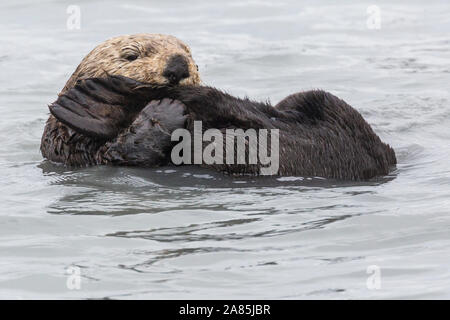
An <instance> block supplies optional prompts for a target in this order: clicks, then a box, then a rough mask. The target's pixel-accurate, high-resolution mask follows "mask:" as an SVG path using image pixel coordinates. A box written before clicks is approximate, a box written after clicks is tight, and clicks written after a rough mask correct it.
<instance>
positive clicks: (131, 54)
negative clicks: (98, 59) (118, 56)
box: [124, 53, 139, 61]
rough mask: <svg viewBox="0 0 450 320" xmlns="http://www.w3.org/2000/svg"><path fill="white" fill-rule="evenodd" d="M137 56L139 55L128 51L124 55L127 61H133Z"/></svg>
mask: <svg viewBox="0 0 450 320" xmlns="http://www.w3.org/2000/svg"><path fill="white" fill-rule="evenodd" d="M138 57H139V56H138V55H137V54H136V53H128V54H126V55H124V58H125V59H127V60H128V61H134V60H136V59H137V58H138Z"/></svg>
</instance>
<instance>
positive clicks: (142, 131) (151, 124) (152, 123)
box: [102, 99, 187, 166]
mask: <svg viewBox="0 0 450 320" xmlns="http://www.w3.org/2000/svg"><path fill="white" fill-rule="evenodd" d="M184 113H185V106H184V105H183V104H182V103H181V102H180V101H178V100H171V99H163V100H161V101H160V100H156V101H152V102H150V103H149V104H148V105H147V106H146V107H145V108H144V109H143V110H142V111H141V112H140V113H139V115H138V117H137V118H136V119H135V120H134V121H133V123H132V124H131V125H130V126H129V127H128V128H127V129H126V130H125V131H124V132H122V133H121V134H119V136H118V137H117V139H116V140H115V141H114V142H110V143H107V144H106V145H105V147H104V148H103V150H102V158H103V161H102V162H103V163H111V164H117V165H132V166H158V165H162V164H165V163H166V162H167V158H168V156H169V154H170V147H171V145H172V141H171V133H172V131H173V130H175V129H178V128H183V127H184V124H185V122H186V117H187V115H185V114H184Z"/></svg>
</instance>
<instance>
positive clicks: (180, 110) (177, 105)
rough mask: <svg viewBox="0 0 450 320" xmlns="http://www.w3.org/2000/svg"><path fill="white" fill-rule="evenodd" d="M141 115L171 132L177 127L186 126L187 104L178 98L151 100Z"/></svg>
mask: <svg viewBox="0 0 450 320" xmlns="http://www.w3.org/2000/svg"><path fill="white" fill-rule="evenodd" d="M139 116H142V117H144V118H145V119H148V120H150V121H152V122H153V123H154V124H155V125H159V126H161V128H162V129H163V130H165V131H167V132H168V133H169V134H171V133H172V131H174V130H175V129H178V128H184V124H185V122H186V118H187V115H186V106H185V105H184V104H183V103H182V102H181V101H178V100H173V99H169V98H164V99H162V100H154V101H151V102H150V103H149V104H147V106H146V107H145V108H144V109H143V110H142V111H141V113H140V114H139Z"/></svg>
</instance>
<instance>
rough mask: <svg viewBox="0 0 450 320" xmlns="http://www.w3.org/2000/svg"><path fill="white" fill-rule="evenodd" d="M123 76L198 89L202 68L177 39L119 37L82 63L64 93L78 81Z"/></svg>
mask: <svg viewBox="0 0 450 320" xmlns="http://www.w3.org/2000/svg"><path fill="white" fill-rule="evenodd" d="M107 74H109V75H121V76H125V77H128V78H132V79H134V80H137V81H140V82H146V83H153V84H159V85H164V84H171V85H198V84H200V82H201V80H200V76H199V73H198V67H197V65H196V64H195V62H194V60H193V59H192V55H191V50H190V49H189V47H188V46H187V45H185V44H184V43H183V42H181V41H180V40H178V39H177V38H175V37H173V36H169V35H162V34H149V33H144V34H135V35H125V36H120V37H115V38H112V39H109V40H106V41H105V42H103V43H101V44H100V45H98V46H97V47H95V48H94V50H92V51H91V52H90V53H89V54H88V55H87V56H86V57H85V58H84V59H83V60H82V61H81V63H80V65H79V66H78V68H77V69H76V70H75V72H74V73H73V74H72V76H71V77H70V79H69V80H68V81H67V83H66V85H65V86H64V89H63V90H62V91H61V93H64V92H65V91H67V90H68V89H70V88H72V87H73V86H74V85H75V83H76V82H77V80H80V79H86V78H95V77H103V76H106V75H107Z"/></svg>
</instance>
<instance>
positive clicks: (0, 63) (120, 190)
mask: <svg viewBox="0 0 450 320" xmlns="http://www.w3.org/2000/svg"><path fill="white" fill-rule="evenodd" d="M339 3H340V5H336V4H335V2H334V1H324V0H321V1H312V0H311V1H277V2H276V3H275V2H274V3H271V2H269V1H265V0H261V1H260V0H256V1H255V0H249V1H227V2H223V1H208V2H200V1H194V2H189V4H188V3H187V2H186V1H167V2H165V3H158V2H148V1H138V2H133V3H131V2H126V3H125V2H123V1H112V2H108V3H106V2H103V1H79V2H78V5H79V6H80V9H81V29H80V30H68V29H67V27H66V20H67V18H68V14H67V13H66V10H67V7H68V5H70V4H74V3H72V2H67V3H64V2H60V1H41V2H39V3H37V2H34V1H10V2H6V1H3V2H2V3H1V4H0V9H1V10H0V67H1V76H0V108H1V117H0V135H1V137H2V140H1V141H2V143H1V144H0V177H2V181H1V184H0V203H1V206H0V298H44V299H47V298H49V299H53V298H152V299H169V298H183V299H189V298H191V299H196V298H206V299H209V298H224V299H227V298H244V299H250V298H255V299H259V298H271V299H297V298H302V299H314V298H324V299H336V298H344V299H357V298H390V299H391V298H450V270H449V265H450V233H449V227H450V209H449V208H450V198H449V195H450V169H449V166H448V164H449V158H450V143H449V142H450V132H449V130H448V128H449V127H450V103H449V100H450V93H449V90H448V84H449V83H450V37H449V34H450V19H449V17H450V4H448V1H444V0H442V1H427V2H426V4H425V3H424V2H422V1H398V2H396V4H392V3H391V1H387V0H385V1H376V4H377V5H378V6H379V8H380V10H381V29H380V30H370V29H368V28H367V25H366V19H367V14H366V10H367V7H368V6H369V5H371V4H372V2H369V1H359V2H358V3H357V4H354V1H340V2H339ZM139 32H154V33H167V34H173V35H175V36H177V37H179V38H180V39H182V40H183V41H185V42H186V43H188V44H189V45H190V46H191V48H192V51H193V55H194V58H195V59H196V61H197V63H198V65H199V67H200V72H201V74H202V77H203V80H204V82H205V83H206V84H208V85H212V86H216V87H218V88H221V89H224V90H227V91H228V92H230V93H232V94H234V95H237V96H240V97H243V96H246V95H247V96H249V97H252V98H254V99H257V100H266V99H270V100H271V101H272V102H274V103H275V102H277V101H279V100H280V99H282V98H283V97H285V96H286V95H288V94H290V93H293V92H296V91H300V90H307V89H312V88H323V89H326V90H328V91H330V92H332V93H333V94H336V95H338V96H339V97H341V98H343V99H345V100H346V101H347V102H348V103H349V104H351V105H352V106H354V107H355V108H357V109H358V110H359V111H360V112H361V113H362V114H363V116H364V117H365V118H366V119H367V121H368V122H369V123H370V124H371V125H372V126H373V128H374V130H375V131H376V133H377V134H379V136H380V137H381V138H382V139H383V140H384V141H386V142H388V143H390V144H391V145H392V146H393V147H394V148H395V150H396V153H397V156H398V162H399V164H398V166H397V169H396V171H395V172H393V173H392V174H391V175H390V176H389V177H385V178H383V179H378V180H376V181H369V182H364V183H351V182H339V181H331V180H324V179H320V178H314V179H307V178H302V177H291V178H281V179H280V178H278V179H277V178H234V179H233V178H230V177H227V176H224V175H221V174H217V173H215V172H211V171H208V170H203V169H199V168H195V167H183V168H180V167H178V168H169V167H165V168H157V169H151V170H149V169H138V168H119V167H92V168H84V169H79V170H70V169H67V168H64V167H61V166H58V165H55V164H52V163H50V162H48V161H45V160H44V159H42V156H41V155H40V153H39V144H40V137H41V134H42V130H43V127H44V123H45V121H46V119H47V117H48V109H47V105H48V104H49V103H51V102H53V101H54V100H55V98H56V95H57V93H58V92H59V91H60V90H61V88H62V87H63V86H64V83H65V81H66V80H67V79H68V78H69V76H70V74H71V73H72V72H73V71H74V70H75V68H76V66H77V65H78V63H79V62H80V60H81V59H82V58H83V56H84V55H85V54H86V53H87V52H89V50H91V49H92V48H93V47H94V46H95V45H97V44H98V43H100V42H101V41H103V40H105V39H107V38H109V37H112V36H116V35H120V34H127V33H139ZM372 265H375V266H377V267H379V268H380V270H381V288H380V289H378V290H371V289H370V288H368V287H367V285H366V281H367V279H368V277H369V276H370V274H367V268H368V267H369V266H372ZM70 267H79V268H80V270H81V277H82V278H81V289H80V290H70V289H69V288H68V287H67V285H66V281H67V279H68V278H67V274H66V270H67V268H70Z"/></svg>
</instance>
